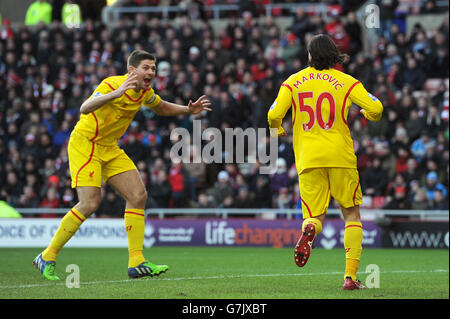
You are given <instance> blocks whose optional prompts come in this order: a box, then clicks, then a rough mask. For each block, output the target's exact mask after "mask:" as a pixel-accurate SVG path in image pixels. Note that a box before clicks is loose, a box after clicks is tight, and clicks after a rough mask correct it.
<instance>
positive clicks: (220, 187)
mask: <svg viewBox="0 0 450 319" xmlns="http://www.w3.org/2000/svg"><path fill="white" fill-rule="evenodd" d="M217 179H218V181H217V182H216V184H215V186H214V191H213V196H214V201H215V202H216V204H217V205H221V204H223V203H224V201H225V199H226V198H227V197H231V198H232V197H233V196H234V190H233V186H232V184H231V182H230V177H229V175H228V173H227V171H220V172H219V174H218V175H217ZM228 201H229V200H228Z"/></svg>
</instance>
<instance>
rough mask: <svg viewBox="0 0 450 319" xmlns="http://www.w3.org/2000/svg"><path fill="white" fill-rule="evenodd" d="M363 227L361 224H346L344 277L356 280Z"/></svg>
mask: <svg viewBox="0 0 450 319" xmlns="http://www.w3.org/2000/svg"><path fill="white" fill-rule="evenodd" d="M362 240H363V227H362V224H361V222H346V223H345V231H344V248H345V275H344V278H345V277H352V280H356V272H357V271H358V266H359V260H360V257H361V253H362Z"/></svg>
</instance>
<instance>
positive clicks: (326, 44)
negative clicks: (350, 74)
mask: <svg viewBox="0 0 450 319" xmlns="http://www.w3.org/2000/svg"><path fill="white" fill-rule="evenodd" d="M308 52H309V54H310V55H311V59H310V60H309V65H310V66H312V67H313V68H315V69H317V70H324V69H331V68H332V67H334V66H335V65H336V64H337V63H343V62H344V61H345V59H346V58H347V57H348V55H347V54H341V53H340V52H339V50H338V48H337V46H336V44H335V43H334V41H333V39H331V37H330V36H329V35H326V34H318V35H315V36H313V37H312V38H311V40H310V41H309V43H308Z"/></svg>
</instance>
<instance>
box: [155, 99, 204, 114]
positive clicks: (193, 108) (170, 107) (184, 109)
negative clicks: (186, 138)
mask: <svg viewBox="0 0 450 319" xmlns="http://www.w3.org/2000/svg"><path fill="white" fill-rule="evenodd" d="M209 106H211V102H210V101H209V100H208V99H207V98H206V95H202V96H201V97H199V99H198V100H197V101H195V102H192V100H189V104H188V105H180V104H175V103H171V102H167V101H164V100H161V103H159V104H158V105H157V106H155V107H153V108H152V109H153V111H155V113H156V114H158V115H160V116H175V115H184V114H198V113H200V112H202V111H211V109H210V108H209Z"/></svg>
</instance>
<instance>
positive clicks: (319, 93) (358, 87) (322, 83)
mask: <svg viewBox="0 0 450 319" xmlns="http://www.w3.org/2000/svg"><path fill="white" fill-rule="evenodd" d="M308 52H309V67H307V68H305V69H303V70H301V71H300V72H298V73H295V74H293V75H291V76H290V77H289V78H288V79H287V80H286V81H285V82H284V83H283V84H282V85H281V88H280V91H279V93H278V96H277V98H276V100H275V102H274V103H273V104H272V106H271V108H270V110H269V114H268V119H269V125H270V127H271V128H277V129H278V135H279V136H282V135H286V133H285V132H284V130H283V128H282V127H281V124H282V120H283V118H284V116H285V115H286V112H287V111H288V109H289V108H291V106H292V120H293V121H292V122H293V144H294V145H293V147H294V154H295V162H296V166H297V170H298V176H299V186H300V195H301V201H302V211H303V217H304V221H303V225H302V233H301V236H300V239H299V240H298V243H297V245H296V247H295V251H294V258H295V263H296V264H297V266H299V267H303V266H304V265H305V264H306V262H307V261H308V258H309V256H310V254H311V246H312V242H313V240H314V238H315V237H316V236H317V235H318V234H319V233H320V232H321V230H322V224H323V222H324V220H325V215H326V213H327V209H328V205H329V202H330V196H333V198H334V199H335V200H336V201H337V202H338V203H339V205H340V207H341V210H342V215H343V216H344V220H345V232H344V247H345V257H346V263H345V275H344V278H345V280H344V286H343V288H344V289H346V290H353V289H361V288H365V287H364V286H363V285H362V284H361V282H360V281H358V280H357V279H356V272H357V270H358V266H359V260H360V256H361V252H362V238H363V227H362V224H361V218H360V212H359V205H360V204H361V203H362V192H361V185H360V182H359V174H358V170H357V166H356V155H355V152H354V149H353V140H352V138H351V135H350V129H349V127H348V123H347V115H348V111H349V108H350V106H351V105H352V103H355V104H356V105H358V106H360V107H361V108H362V110H361V113H362V114H363V115H364V116H365V117H366V118H367V119H368V120H370V121H379V120H380V119H381V114H382V112H383V106H382V104H381V102H380V101H379V100H378V99H377V98H376V97H374V96H373V95H372V94H370V93H368V92H367V91H366V89H365V88H364V87H363V85H362V84H361V83H360V82H359V81H358V80H356V79H354V78H353V77H352V76H350V75H347V74H345V73H342V72H340V71H338V70H336V69H334V68H333V67H334V66H335V65H336V64H337V63H342V62H343V60H344V58H345V56H344V55H342V54H340V53H339V50H338V49H337V47H336V45H335V43H334V42H333V40H332V39H331V38H330V37H329V36H327V35H323V34H319V35H316V36H314V37H312V39H311V40H310V42H309V44H308Z"/></svg>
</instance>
